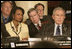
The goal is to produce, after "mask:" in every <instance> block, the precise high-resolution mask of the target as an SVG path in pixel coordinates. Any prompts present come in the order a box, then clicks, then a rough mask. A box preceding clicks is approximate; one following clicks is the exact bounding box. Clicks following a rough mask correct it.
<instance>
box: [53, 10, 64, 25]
mask: <svg viewBox="0 0 72 49" xmlns="http://www.w3.org/2000/svg"><path fill="white" fill-rule="evenodd" d="M52 18H53V19H54V21H55V23H56V24H62V23H63V21H64V19H65V13H64V11H63V10H56V11H55V13H54V15H53V16H52Z"/></svg>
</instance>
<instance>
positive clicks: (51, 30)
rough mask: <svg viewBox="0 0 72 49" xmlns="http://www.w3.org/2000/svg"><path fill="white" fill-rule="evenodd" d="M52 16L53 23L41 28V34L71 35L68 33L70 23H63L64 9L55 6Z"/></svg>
mask: <svg viewBox="0 0 72 49" xmlns="http://www.w3.org/2000/svg"><path fill="white" fill-rule="evenodd" d="M52 18H53V20H54V23H53V24H51V25H50V26H48V25H46V26H45V27H44V28H45V29H43V30H42V33H43V36H42V37H45V36H47V37H48V36H50V37H51V36H71V35H70V28H71V27H70V25H71V24H65V23H64V19H65V10H64V9H63V8H61V7H57V8H55V9H54V10H53V15H52Z"/></svg>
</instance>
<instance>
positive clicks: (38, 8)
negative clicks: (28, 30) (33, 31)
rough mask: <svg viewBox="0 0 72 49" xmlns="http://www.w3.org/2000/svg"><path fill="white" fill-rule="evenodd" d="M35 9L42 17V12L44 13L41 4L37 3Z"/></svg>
mask: <svg viewBox="0 0 72 49" xmlns="http://www.w3.org/2000/svg"><path fill="white" fill-rule="evenodd" d="M36 9H37V11H38V14H39V16H40V17H42V16H43V14H44V10H43V6H42V5H38V6H37V8H36Z"/></svg>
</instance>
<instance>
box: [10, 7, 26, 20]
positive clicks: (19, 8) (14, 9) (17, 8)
mask: <svg viewBox="0 0 72 49" xmlns="http://www.w3.org/2000/svg"><path fill="white" fill-rule="evenodd" d="M16 10H21V11H22V13H23V15H24V12H25V11H24V9H23V8H21V7H15V8H13V9H12V10H11V13H10V16H11V17H12V19H13V15H14V14H15V13H16Z"/></svg>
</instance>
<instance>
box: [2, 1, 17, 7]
mask: <svg viewBox="0 0 72 49" xmlns="http://www.w3.org/2000/svg"><path fill="white" fill-rule="evenodd" d="M6 2H9V3H10V4H11V5H12V7H15V6H16V3H15V2H14V1H3V2H2V3H1V7H2V6H3V4H4V3H6Z"/></svg>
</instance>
